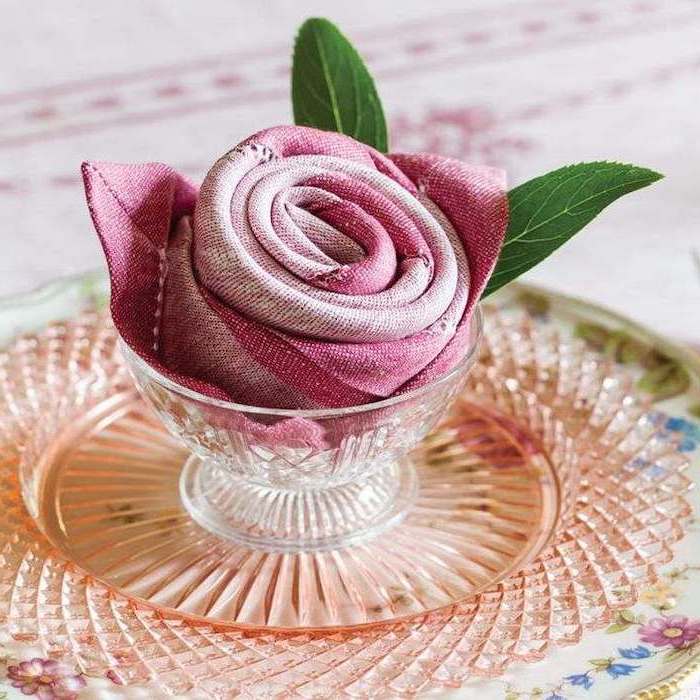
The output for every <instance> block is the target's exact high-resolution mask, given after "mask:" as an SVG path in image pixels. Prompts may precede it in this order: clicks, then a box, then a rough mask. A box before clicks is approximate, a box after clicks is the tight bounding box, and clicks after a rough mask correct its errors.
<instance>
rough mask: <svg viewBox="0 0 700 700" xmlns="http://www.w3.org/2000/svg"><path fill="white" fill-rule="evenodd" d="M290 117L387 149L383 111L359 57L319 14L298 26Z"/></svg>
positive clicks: (370, 79)
mask: <svg viewBox="0 0 700 700" xmlns="http://www.w3.org/2000/svg"><path fill="white" fill-rule="evenodd" d="M292 106H293V110H294V122H295V123H296V124H298V125H300V126H312V127H316V128H318V129H325V130H326V131H337V132H339V133H342V134H347V135H348V136H351V137H352V138H354V139H357V140H358V141H362V142H363V143H366V144H368V145H369V146H373V147H374V148H376V149H377V150H379V151H382V152H386V151H387V150H388V136H387V127H386V120H385V118H384V111H383V109H382V105H381V102H380V100H379V95H378V94H377V90H376V87H375V85H374V81H373V80H372V76H371V75H370V73H369V71H368V70H367V67H366V66H365V64H364V62H363V61H362V58H361V57H360V55H359V53H358V52H357V50H356V49H355V48H354V47H353V45H352V44H351V43H350V42H349V41H348V40H347V39H346V38H345V36H343V34H342V33H341V31H340V30H339V29H338V28H337V27H336V26H335V25H334V24H333V23H332V22H330V21H329V20H327V19H324V18H321V17H312V18H310V19H307V20H306V21H305V22H304V23H303V24H302V25H301V27H300V28H299V31H298V33H297V37H296V41H295V44H294V57H293V65H292Z"/></svg>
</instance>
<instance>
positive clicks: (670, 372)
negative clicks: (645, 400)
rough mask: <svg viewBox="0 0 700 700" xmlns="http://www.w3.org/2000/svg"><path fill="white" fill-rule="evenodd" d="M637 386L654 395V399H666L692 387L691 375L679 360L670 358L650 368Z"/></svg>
mask: <svg viewBox="0 0 700 700" xmlns="http://www.w3.org/2000/svg"><path fill="white" fill-rule="evenodd" d="M637 386H638V387H639V388H640V389H641V390H642V391H646V392H647V393H649V394H651V395H652V396H653V397H654V401H664V400H665V399H670V398H673V397H674V396H678V395H680V394H684V393H685V392H686V391H687V390H688V389H689V387H690V375H689V374H688V372H687V371H686V370H685V368H684V367H682V366H681V365H680V364H679V363H678V362H674V361H673V360H669V361H668V362H666V363H665V364H662V365H659V366H658V367H654V368H652V369H648V370H647V371H646V372H645V373H644V374H643V375H642V377H641V379H640V380H639V382H638V384H637Z"/></svg>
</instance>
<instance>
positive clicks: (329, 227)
mask: <svg viewBox="0 0 700 700" xmlns="http://www.w3.org/2000/svg"><path fill="white" fill-rule="evenodd" d="M194 240H195V246H194V265H195V269H196V271H197V275H198V278H199V280H200V281H201V283H202V284H203V285H204V286H205V287H206V288H207V289H208V290H209V291H210V292H211V293H212V294H214V295H216V297H218V298H219V299H220V300H221V301H222V302H223V303H224V304H226V305H227V306H230V307H233V308H235V309H236V310H237V311H239V312H240V313H242V314H244V315H246V316H247V317H248V318H250V319H253V320H255V321H256V322H258V323H261V324H265V325H266V326H269V327H271V328H275V329H277V330H279V331H283V332H286V333H292V334H294V335H297V336H303V337H309V338H314V339H320V340H329V341H338V342H351V343H369V342H380V341H391V340H398V339H401V338H406V337H408V336H412V335H415V334H416V333H418V332H420V331H423V330H427V329H429V328H430V327H431V326H432V325H433V324H435V323H436V322H437V321H438V320H439V319H441V318H442V317H444V316H445V315H446V314H447V317H445V318H442V321H443V322H442V323H441V324H440V326H439V328H433V329H432V331H433V332H438V331H439V332H442V333H445V332H447V333H450V332H451V331H453V330H454V327H455V325H456V322H457V321H458V319H459V317H460V316H461V314H462V313H463V311H464V306H465V305H466V300H467V296H468V274H469V272H468V265H467V260H466V258H465V254H464V250H463V247H462V245H461V243H460V241H459V236H458V235H457V233H456V231H455V230H454V227H453V226H452V225H451V224H450V222H449V221H448V220H447V218H446V217H445V216H444V215H443V214H442V212H440V211H439V210H438V208H437V207H436V206H435V205H434V204H433V203H432V202H430V201H429V200H428V199H427V197H424V196H423V195H422V194H421V193H418V194H417V195H415V194H414V193H412V192H409V191H408V190H407V189H406V188H404V187H402V186H401V185H400V184H399V183H398V182H396V181H395V180H392V179H391V178H390V177H388V176H387V175H385V174H383V173H381V172H379V171H378V170H376V169H372V168H370V167H368V166H366V165H363V164H361V163H357V162H354V161H351V160H344V159H341V158H337V157H333V156H329V155H296V156H291V157H287V158H277V157H275V156H274V154H273V152H272V151H271V150H270V149H269V148H267V147H265V146H263V145H260V144H256V143H249V144H246V145H244V146H241V147H238V148H236V149H234V150H232V151H230V152H229V153H227V154H226V155H225V156H224V157H222V158H221V159H219V160H218V161H217V162H216V164H215V165H214V166H213V167H212V169H211V170H210V171H209V174H208V175H207V177H206V179H205V181H204V183H203V184H202V187H201V189H200V193H199V198H198V201H197V207H196V213H195V221H194ZM456 297H457V299H456ZM455 301H456V303H454V302H455ZM448 310H449V313H448Z"/></svg>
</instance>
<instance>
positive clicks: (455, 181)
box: [390, 153, 508, 391]
mask: <svg viewBox="0 0 700 700" xmlns="http://www.w3.org/2000/svg"><path fill="white" fill-rule="evenodd" d="M390 157H391V159H392V161H393V162H394V163H395V164H396V165H397V166H398V167H399V168H400V169H401V170H402V171H403V172H404V173H405V174H406V175H407V176H408V177H409V178H410V179H411V180H412V181H413V182H414V183H415V185H416V186H417V187H418V189H420V190H422V191H423V192H425V194H426V195H427V196H428V197H429V198H430V199H431V200H432V201H433V202H435V204H437V205H438V207H440V209H441V210H442V211H443V212H444V214H445V215H446V216H447V218H448V219H449V220H450V221H451V222H452V225H453V226H454V227H455V229H456V230H457V232H458V233H459V235H460V236H461V238H462V243H463V244H464V249H465V251H466V253H467V258H468V260H469V272H470V280H469V301H468V303H467V308H466V310H465V312H464V315H463V317H462V322H461V323H460V324H459V325H458V327H457V332H456V333H455V335H454V337H453V338H452V340H451V341H450V343H449V344H448V345H447V347H446V348H445V349H444V350H443V351H442V352H441V353H440V355H438V357H436V358H435V360H433V361H432V362H431V363H430V364H429V365H428V366H427V367H426V368H425V369H423V370H422V371H421V372H419V373H418V374H417V375H416V376H415V377H413V378H412V379H411V380H409V381H408V382H407V383H406V384H405V385H404V387H403V388H402V390H403V391H409V390H411V389H414V388H416V387H418V386H421V385H423V384H426V383H428V382H430V381H433V380H434V379H437V378H438V377H440V376H441V375H443V374H444V373H445V372H447V371H449V370H450V369H451V368H452V367H454V366H455V364H456V363H457V362H459V360H460V359H461V358H462V357H463V356H464V353H465V351H466V346H467V344H468V342H469V328H470V325H469V321H470V320H471V315H472V312H473V310H474V307H475V305H476V304H477V302H478V301H479V298H480V297H481V294H482V292H483V291H484V288H485V287H486V284H487V283H488V281H489V277H491V273H492V272H493V268H494V267H495V266H496V262H497V260H498V255H499V253H500V251H501V246H502V245H503V239H504V237H505V234H506V229H507V228H508V195H507V193H506V182H505V173H503V171H501V170H497V169H494V168H488V167H484V166H474V165H468V164H466V163H462V162H461V161H458V160H454V159H453V158H443V157H441V156H436V155H433V154H429V153H416V154H401V153H398V154H393V155H391V156H390Z"/></svg>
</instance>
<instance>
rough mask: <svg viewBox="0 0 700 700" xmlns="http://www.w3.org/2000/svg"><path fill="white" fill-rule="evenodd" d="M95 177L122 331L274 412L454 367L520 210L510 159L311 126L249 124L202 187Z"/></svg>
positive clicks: (390, 389) (141, 173)
mask: <svg viewBox="0 0 700 700" xmlns="http://www.w3.org/2000/svg"><path fill="white" fill-rule="evenodd" d="M83 177H84V181H85V190H86V194H87V200H88V206H89V208H90V213H91V215H92V219H93V222H94V224H95V228H96V229H97V232H98V234H99V236H100V240H101V242H102V245H103V248H104V251H105V255H106V257H107V262H108V264H109V271H110V276H111V283H112V305H111V309H112V315H113V318H114V322H115V324H116V326H117V329H118V330H119V333H120V334H121V336H122V337H123V338H124V340H125V341H126V342H127V343H128V344H129V345H130V346H131V347H132V348H133V349H134V350H135V351H136V352H137V353H138V354H139V355H141V356H142V357H143V358H144V359H145V360H146V361H147V362H148V363H149V364H151V365H152V366H153V367H154V368H155V369H157V370H158V371H160V372H161V373H163V374H165V375H166V376H168V377H170V378H171V379H173V380H175V381H177V382H179V383H181V384H183V385H185V386H187V387H189V388H191V389H194V390H196V391H199V392H201V393H204V394H207V395H209V396H212V397H215V398H221V399H228V400H233V401H236V402H239V403H245V404H249V405H258V406H266V407H276V408H319V407H326V408H336V407H341V406H350V405H355V404H362V403H366V402H370V401H375V400H378V399H381V398H385V397H388V396H391V395H393V394H396V393H400V392H405V391H407V390H409V389H412V388H415V387H418V386H420V385H422V384H425V383H427V382H430V381H431V380H433V379H435V378H437V377H439V376H440V375H441V374H443V373H444V372H446V371H448V370H449V369H450V368H451V367H453V366H454V365H455V363H456V362H458V361H459V359H460V358H461V357H462V356H463V355H464V353H465V351H466V350H467V339H468V334H469V319H470V316H471V313H472V311H473V309H474V305H475V304H476V302H477V301H478V299H479V297H480V295H481V292H482V291H483V289H484V286H485V285H486V282H487V281H488V278H489V275H490V274H491V272H492V270H493V267H494V265H495V262H496V259H497V256H498V252H499V250H500V247H501V243H502V241H503V236H504V233H505V228H506V225H507V219H508V211H507V198H506V193H505V181H504V175H503V173H502V172H500V171H497V170H494V169H490V168H485V167H476V166H470V165H466V164H464V163H461V162H459V161H456V160H452V159H449V158H442V157H440V156H436V155H429V154H413V155H404V154H392V155H389V156H388V157H387V156H384V155H382V154H381V153H379V152H378V151H376V150H374V149H372V148H370V147H368V146H365V145H364V144H361V143H359V142H357V141H355V140H353V139H351V138H349V137H347V136H343V135H340V134H335V133H330V132H325V131H319V130H316V129H310V128H306V127H294V126H283V127H275V128H272V129H266V130H264V131H261V132H259V133H257V134H255V135H253V136H251V137H250V138H249V139H247V140H246V141H244V142H243V143H241V144H240V145H239V146H237V147H236V148H234V149H233V150H232V151H230V152H229V153H227V154H226V155H225V156H223V157H222V158H221V159H219V160H218V161H217V162H216V163H215V164H214V166H213V167H212V169H211V170H210V172H209V173H208V175H207V177H206V179H205V180H204V182H203V184H202V186H201V188H200V190H199V193H198V192H197V189H196V188H195V187H194V186H193V185H192V184H190V183H189V182H188V181H187V180H186V179H185V178H183V177H182V176H181V175H179V174H178V173H177V172H175V171H174V170H173V169H171V168H169V167H168V166H166V165H162V164H159V163H149V164H142V165H119V164H113V163H85V164H84V165H83Z"/></svg>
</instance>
